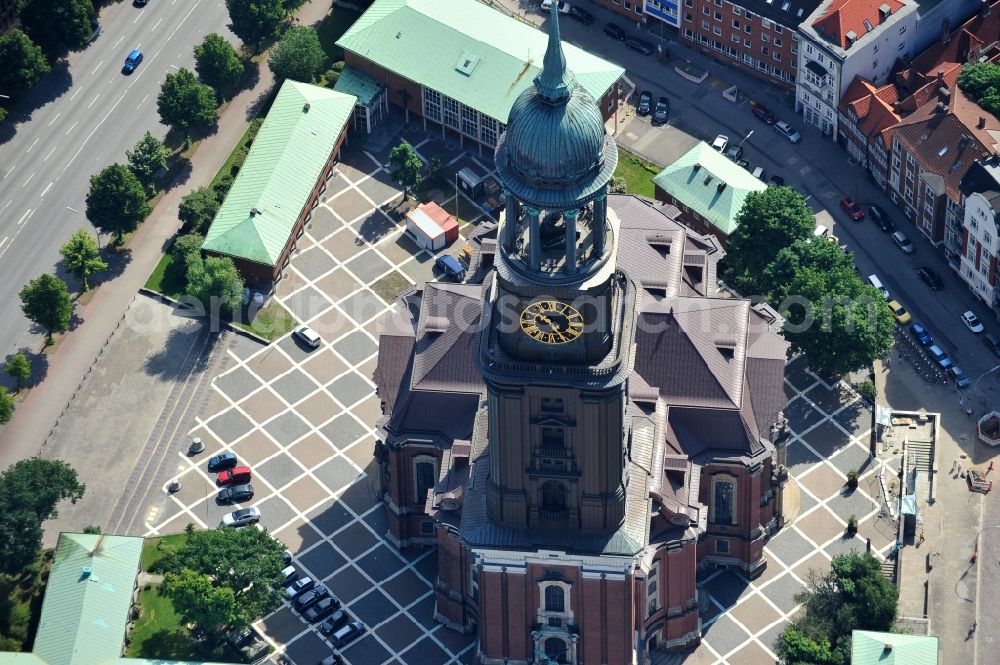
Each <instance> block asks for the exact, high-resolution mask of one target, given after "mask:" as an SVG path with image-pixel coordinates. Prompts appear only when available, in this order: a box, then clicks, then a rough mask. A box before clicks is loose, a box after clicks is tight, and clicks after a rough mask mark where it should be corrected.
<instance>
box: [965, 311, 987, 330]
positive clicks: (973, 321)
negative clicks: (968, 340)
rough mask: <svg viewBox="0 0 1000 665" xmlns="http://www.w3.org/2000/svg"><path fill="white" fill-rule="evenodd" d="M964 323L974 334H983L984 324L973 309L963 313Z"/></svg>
mask: <svg viewBox="0 0 1000 665" xmlns="http://www.w3.org/2000/svg"><path fill="white" fill-rule="evenodd" d="M962 323H964V324H965V327H966V328H968V329H969V330H971V331H972V332H974V333H981V332H983V322H982V321H980V320H979V317H978V316H976V315H975V313H973V311H972V310H971V309H970V310H969V311H967V312H963V313H962Z"/></svg>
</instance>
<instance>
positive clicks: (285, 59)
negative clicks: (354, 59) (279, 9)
mask: <svg viewBox="0 0 1000 665" xmlns="http://www.w3.org/2000/svg"><path fill="white" fill-rule="evenodd" d="M325 61H326V53H325V52H324V51H323V47H322V46H321V45H320V43H319V35H318V34H317V33H316V31H315V30H313V29H312V28H307V27H305V26H300V27H297V28H292V29H291V30H289V31H288V32H286V33H285V35H284V37H282V38H281V41H280V42H278V44H277V46H275V47H274V48H273V49H271V55H269V56H268V58H267V64H268V66H270V68H271V71H272V72H274V75H275V76H276V77H278V78H279V79H292V80H294V81H303V82H305V83H312V81H313V80H314V79H315V78H316V77H317V76H319V74H320V72H322V71H323V64H324V63H325Z"/></svg>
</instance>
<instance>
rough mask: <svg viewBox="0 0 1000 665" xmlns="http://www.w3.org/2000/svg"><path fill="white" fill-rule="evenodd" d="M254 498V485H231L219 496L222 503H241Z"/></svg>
mask: <svg viewBox="0 0 1000 665" xmlns="http://www.w3.org/2000/svg"><path fill="white" fill-rule="evenodd" d="M252 498H253V485H251V484H250V483H247V484H246V485H230V486H229V487H226V488H224V489H222V490H221V491H220V492H219V494H218V499H219V502H220V503H239V502H240V501H249V500H250V499H252Z"/></svg>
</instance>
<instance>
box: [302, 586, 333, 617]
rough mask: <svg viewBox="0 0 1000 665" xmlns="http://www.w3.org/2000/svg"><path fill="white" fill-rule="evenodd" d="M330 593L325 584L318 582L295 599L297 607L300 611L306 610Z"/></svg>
mask: <svg viewBox="0 0 1000 665" xmlns="http://www.w3.org/2000/svg"><path fill="white" fill-rule="evenodd" d="M329 595H330V592H329V591H328V590H327V588H326V587H325V586H323V585H322V584H317V585H316V586H314V587H313V588H312V589H309V591H306V592H305V593H304V594H302V595H300V596H299V597H298V598H296V599H295V609H297V610H298V611H299V612H305V611H306V610H308V609H309V608H310V607H312V606H313V605H315V604H316V603H318V602H319V601H321V600H323V599H324V598H326V597H327V596H329Z"/></svg>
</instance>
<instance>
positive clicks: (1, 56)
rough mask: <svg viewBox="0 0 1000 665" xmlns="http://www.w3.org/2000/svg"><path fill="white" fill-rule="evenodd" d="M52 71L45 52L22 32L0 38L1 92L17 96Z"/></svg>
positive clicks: (15, 31) (10, 33)
mask: <svg viewBox="0 0 1000 665" xmlns="http://www.w3.org/2000/svg"><path fill="white" fill-rule="evenodd" d="M50 71H52V68H51V67H49V61H48V60H46V59H45V52H44V51H42V49H41V47H40V46H38V45H36V44H35V43H34V42H32V41H31V38H30V37H28V35H26V34H24V33H23V32H21V31H20V30H16V29H15V30H11V31H10V32H8V33H7V34H5V35H3V36H0V90H2V91H4V93H5V94H7V95H15V94H17V93H19V92H24V91H25V90H29V89H30V88H31V87H32V86H33V85H35V84H36V83H37V82H38V79H40V78H42V77H43V76H45V75H46V74H48V73H49V72H50Z"/></svg>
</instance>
